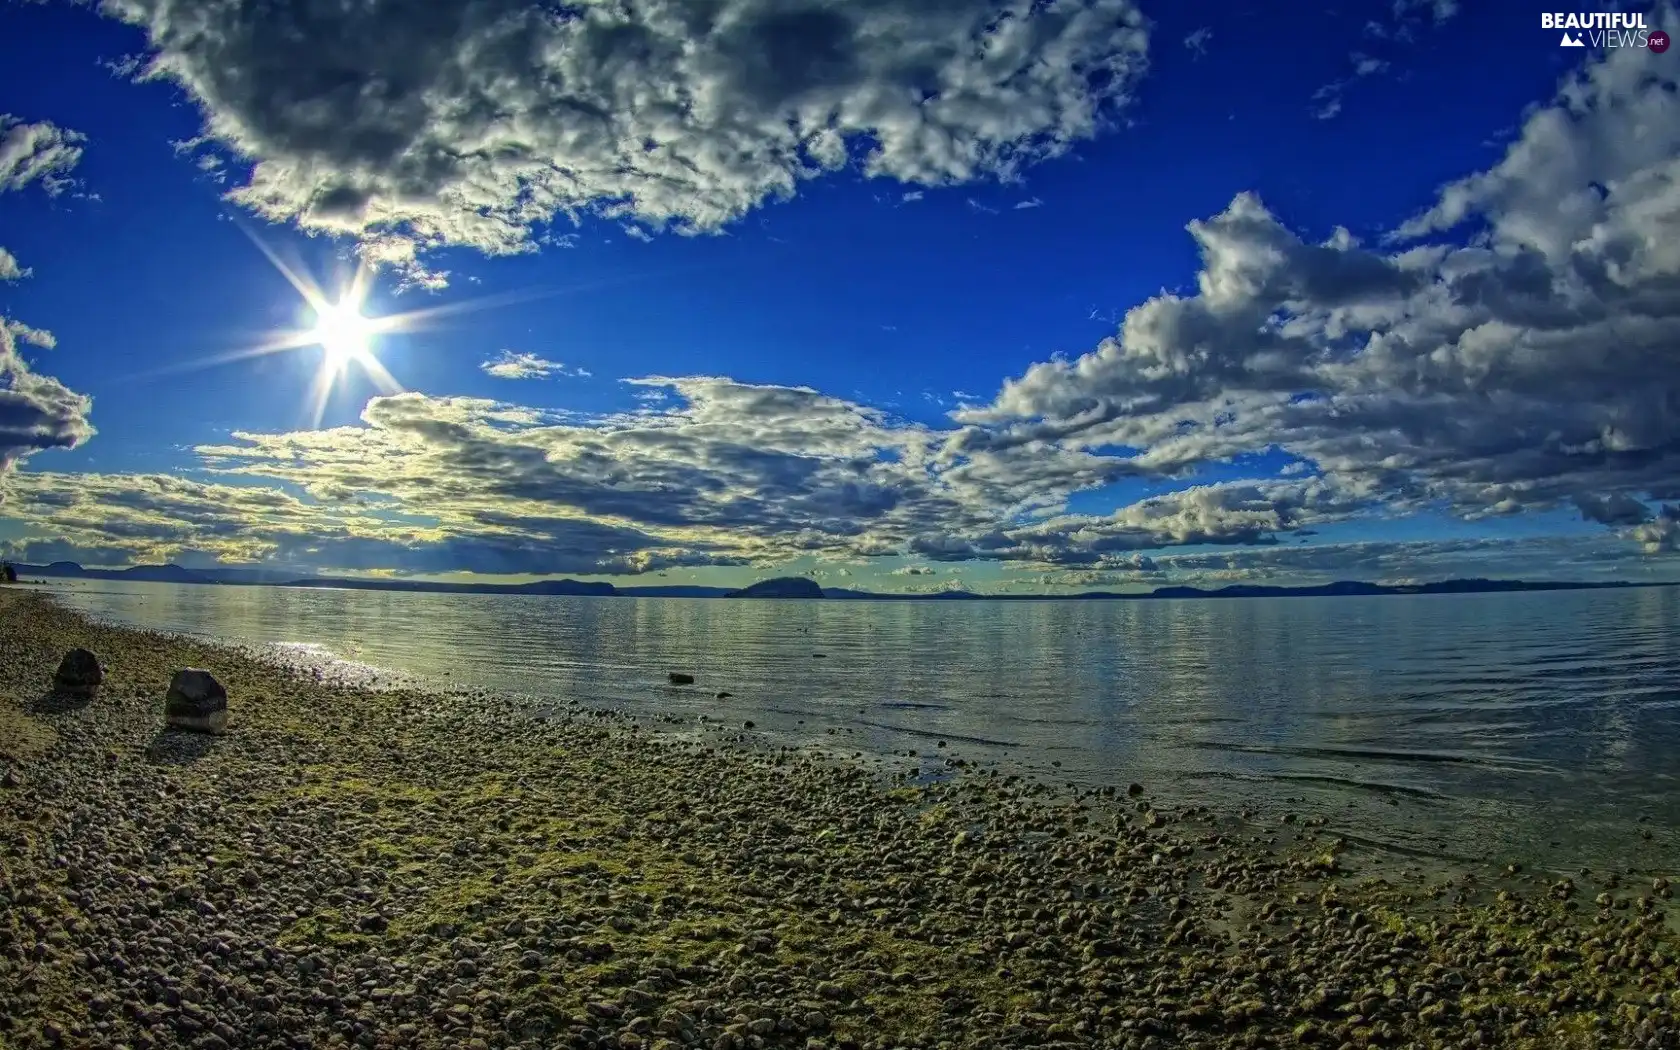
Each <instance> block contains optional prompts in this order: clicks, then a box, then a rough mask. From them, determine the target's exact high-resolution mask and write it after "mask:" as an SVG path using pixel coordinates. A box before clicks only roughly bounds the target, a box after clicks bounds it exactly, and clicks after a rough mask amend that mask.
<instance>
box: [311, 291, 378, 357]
mask: <svg viewBox="0 0 1680 1050" xmlns="http://www.w3.org/2000/svg"><path fill="white" fill-rule="evenodd" d="M374 327H375V326H374V324H373V323H372V322H371V321H369V320H368V319H367V318H365V317H363V316H362V312H361V311H360V310H358V309H357V308H356V303H355V302H354V301H352V300H349V299H344V300H340V301H339V302H338V303H337V304H336V305H332V304H323V305H322V306H320V307H319V308H317V310H316V313H315V328H314V329H313V330H312V331H311V332H310V333H309V335H310V339H311V341H312V342H315V343H318V344H319V345H320V347H321V349H322V350H324V351H325V352H326V360H325V361H324V362H322V363H323V365H324V366H325V368H326V369H327V371H329V372H331V373H334V374H337V373H339V372H342V371H344V369H345V368H346V367H347V366H348V365H349V364H350V362H352V361H355V362H357V363H358V364H365V363H366V362H367V361H368V360H369V359H370V358H371V357H372V356H373V355H372V352H371V351H370V350H369V348H368V345H369V343H370V342H371V341H372V339H373V335H374Z"/></svg>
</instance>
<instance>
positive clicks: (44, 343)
mask: <svg viewBox="0 0 1680 1050" xmlns="http://www.w3.org/2000/svg"><path fill="white" fill-rule="evenodd" d="M20 344H30V345H34V346H39V347H50V346H52V345H53V340H52V335H51V334H50V333H48V332H43V331H40V330H39V329H34V328H29V327H28V326H26V325H23V324H20V323H18V322H16V321H11V320H8V319H6V318H4V317H0V479H3V478H4V477H5V475H6V474H7V473H8V472H9V471H11V469H12V467H13V466H14V465H15V464H16V463H17V462H18V461H19V460H21V459H23V458H24V457H25V456H28V455H29V454H31V453H34V452H39V451H41V450H42V449H48V448H75V447H76V446H77V445H79V444H81V443H82V442H83V441H86V440H87V439H88V438H89V437H90V436H92V434H93V427H92V426H91V425H90V424H89V423H88V413H89V412H90V411H91V409H92V407H93V402H92V400H91V399H89V398H88V397H86V396H84V395H82V394H78V393H76V392H75V391H73V390H71V389H70V388H69V387H67V386H65V385H64V384H63V383H61V382H59V381H58V380H56V379H54V378H53V377H51V376H44V375H39V374H37V373H36V372H34V371H32V370H31V369H30V368H29V365H28V363H27V362H26V361H25V360H24V358H23V354H22V353H21V351H20V349H19V346H20Z"/></svg>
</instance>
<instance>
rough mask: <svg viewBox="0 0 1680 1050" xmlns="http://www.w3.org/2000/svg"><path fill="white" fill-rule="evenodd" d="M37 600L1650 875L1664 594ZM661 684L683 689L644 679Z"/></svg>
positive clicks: (1676, 791)
mask: <svg viewBox="0 0 1680 1050" xmlns="http://www.w3.org/2000/svg"><path fill="white" fill-rule="evenodd" d="M53 589H54V590H55V591H56V592H57V593H58V594H59V595H61V596H62V598H63V599H64V600H65V601H66V602H67V603H68V604H70V605H72V606H74V607H75V608H78V609H81V610H84V611H86V612H89V613H92V614H94V615H96V616H100V617H102V618H106V619H112V620H116V621H120V622H128V623H133V624H139V625H144V626H147V627H153V628H161V629H165V630H173V631H183V632H188V633H195V634H207V635H216V636H220V637H224V638H233V639H238V640H241V641H247V642H256V643H303V644H310V645H316V646H321V647H324V649H325V650H327V651H329V652H330V653H332V654H336V655H337V656H339V657H343V658H346V659H350V660H354V661H358V662H362V663H367V664H371V665H374V666H377V667H382V668H390V669H394V670H400V671H403V672H407V673H409V674H412V675H416V676H419V677H420V678H422V679H426V680H429V681H432V682H436V683H439V684H449V685H461V686H466V685H473V686H486V687H490V688H492V689H496V690H499V691H506V692H516V693H519V694H522V695H527V696H530V697H532V698H533V699H534V700H535V701H541V700H545V699H564V700H571V699H577V700H582V701H584V702H585V703H588V704H592V705H609V706H615V707H621V708H625V709H629V710H632V711H642V712H647V713H655V712H678V713H683V714H686V715H690V716H692V715H693V714H696V713H700V712H704V713H707V714H709V715H711V716H713V717H715V718H718V719H720V720H724V721H727V722H731V723H739V722H740V721H742V720H745V719H753V720H754V721H756V722H757V724H758V727H759V729H760V730H764V731H768V732H770V733H771V734H774V735H779V736H782V737H785V738H787V739H788V740H789V741H812V740H817V741H820V742H825V743H835V742H837V741H841V742H844V744H845V745H846V746H849V747H853V748H856V749H860V750H863V751H865V752H869V753H872V754H881V753H887V752H891V751H895V750H896V751H899V752H903V751H904V750H906V749H912V748H913V749H917V750H918V751H920V752H922V753H923V754H924V755H926V754H927V753H929V752H933V751H936V750H937V748H936V741H937V740H945V741H947V742H948V745H949V746H948V748H947V749H946V750H945V751H944V752H940V753H941V754H956V755H960V756H963V757H966V758H970V759H975V760H978V761H980V762H982V763H985V762H996V763H998V764H999V765H1000V766H1003V767H1010V768H1014V769H1026V770H1030V771H1037V772H1041V773H1046V774H1051V775H1054V776H1055V777H1056V778H1057V779H1059V780H1070V781H1075V782H1078V783H1081V784H1090V785H1097V784H1117V785H1122V786H1123V785H1125V784H1126V783H1128V782H1129V781H1132V780H1141V781H1144V782H1145V783H1148V784H1150V785H1151V786H1152V787H1153V788H1157V789H1159V790H1161V791H1162V792H1164V793H1166V794H1167V795H1169V796H1170V797H1174V798H1177V799H1179V800H1183V801H1187V802H1188V801H1200V802H1205V803H1208V804H1211V805H1216V806H1219V807H1224V808H1234V807H1235V806H1237V805H1239V804H1249V805H1253V806H1255V807H1257V808H1259V809H1261V810H1263V811H1268V812H1280V811H1283V810H1292V811H1295V812H1300V813H1313V812H1317V813H1322V814H1324V815H1326V816H1327V817H1328V818H1329V819H1330V821H1331V823H1332V825H1333V826H1334V827H1336V828H1338V829H1339V830H1341V831H1343V832H1344V833H1346V834H1348V835H1349V836H1350V837H1356V838H1358V839H1361V840H1367V841H1372V842H1375V843H1379V844H1382V845H1384V846H1386V847H1389V848H1392V849H1395V850H1397V851H1401V852H1402V853H1404V852H1416V853H1419V854H1423V855H1427V856H1438V857H1453V858H1461V859H1495V860H1501V861H1505V860H1521V861H1524V862H1526V863H1528V864H1530V865H1535V864H1538V865H1543V866H1551V867H1555V868H1560V869H1562V868H1573V867H1576V866H1579V865H1581V864H1594V865H1605V864H1609V863H1614V864H1615V865H1616V866H1617V867H1622V868H1633V869H1637V870H1639V871H1650V870H1656V869H1661V870H1672V869H1674V868H1675V867H1677V866H1680V633H1677V631H1680V589H1675V588H1660V589H1644V590H1637V591H1619V592H1613V591H1598V592H1586V593H1562V592H1559V593H1529V594H1503V595H1496V594H1489V595H1465V596H1419V597H1388V598H1323V599H1320V598H1289V599H1243V600H1229V601H1185V602H1179V601H1157V602H1141V603H1097V602H1091V603H1076V602H1042V603H985V602H975V603H950V604H942V603H874V602H870V603H860V602H734V601H718V600H711V601H701V600H681V599H651V600H649V599H628V598H606V599H589V598H540V597H511V598H510V597H502V596H484V595H438V594H397V593H380V592H373V591H320V590H288V589H271V588H262V587H203V586H188V585H172V584H119V583H104V582H93V581H75V582H69V581H60V582H58V583H55V584H54V587H53ZM817 653H821V654H823V657H822V658H817V657H816V656H815V654H817ZM672 670H685V671H690V672H692V673H694V674H695V675H696V677H697V679H698V682H697V684H696V685H695V686H693V687H690V688H684V689H679V688H674V687H671V686H669V685H667V684H666V682H665V676H666V673H667V672H668V671H672ZM719 690H727V691H729V692H731V693H733V694H734V696H732V697H730V698H728V699H726V700H715V699H713V695H714V694H715V693H716V692H717V691H719ZM800 720H803V724H801V721H800ZM829 728H834V729H836V730H837V734H835V735H832V736H831V735H828V734H827V733H826V730H827V729H829ZM908 761H909V760H908V759H905V762H906V763H908ZM1054 763H1060V765H1059V766H1055V765H1053V764H1054ZM1641 821H1643V823H1641ZM1643 830H1649V831H1650V832H1652V833H1653V835H1654V838H1653V840H1650V841H1647V840H1645V839H1644V838H1643V837H1642V836H1641V834H1640V832H1641V831H1643Z"/></svg>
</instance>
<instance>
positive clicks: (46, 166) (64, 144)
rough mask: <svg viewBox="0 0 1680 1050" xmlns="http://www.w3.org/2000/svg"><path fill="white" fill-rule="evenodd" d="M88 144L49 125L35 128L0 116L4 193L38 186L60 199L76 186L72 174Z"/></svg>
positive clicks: (40, 123) (0, 170) (1, 187)
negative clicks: (84, 147)
mask: <svg viewBox="0 0 1680 1050" xmlns="http://www.w3.org/2000/svg"><path fill="white" fill-rule="evenodd" d="M84 141H86V140H85V139H84V138H83V136H81V135H79V134H77V133H76V132H74V131H66V130H65V129H63V128H60V127H57V126H56V125H54V124H51V123H49V122H47V121H44V120H43V121H38V122H36V123H33V124H29V123H25V122H24V121H23V120H22V119H20V118H18V117H14V116H12V115H11V114H10V113H0V193H5V192H7V191H8V190H21V189H23V188H24V187H25V186H28V185H30V184H32V183H37V184H39V185H40V187H41V188H42V189H44V190H45V191H46V192H47V193H49V194H54V195H57V194H59V193H62V192H64V191H65V190H66V189H69V188H70V187H71V186H73V185H75V182H74V180H72V179H71V178H70V170H71V169H72V168H74V167H75V166H76V165H77V164H78V163H79V162H80V161H81V159H82V146H81V144H82V143H83V142H84Z"/></svg>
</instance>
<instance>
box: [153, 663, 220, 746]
mask: <svg viewBox="0 0 1680 1050" xmlns="http://www.w3.org/2000/svg"><path fill="white" fill-rule="evenodd" d="M227 700H228V698H227V690H226V689H224V688H222V683H220V682H218V681H216V676H215V675H213V674H211V673H210V672H209V671H204V670H200V669H199V668H196V667H185V668H182V669H181V670H179V671H176V672H175V677H174V678H173V679H171V680H170V683H169V695H168V696H167V697H166V698H165V700H164V708H163V713H164V717H165V718H167V719H168V720H169V726H170V728H171V729H190V730H193V731H194V732H199V733H221V732H225V731H226V729H227V717H228V713H227Z"/></svg>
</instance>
